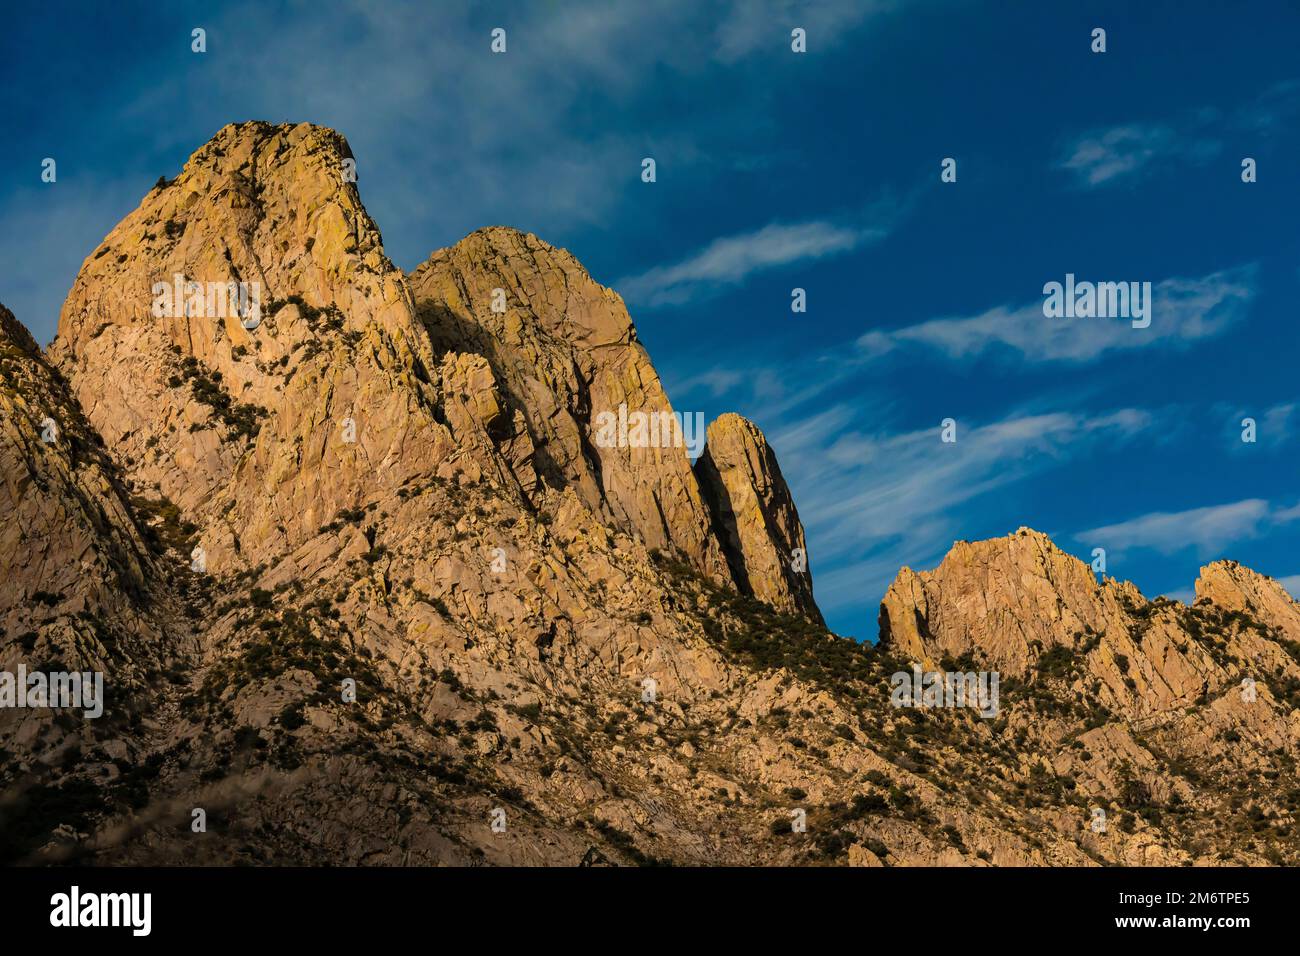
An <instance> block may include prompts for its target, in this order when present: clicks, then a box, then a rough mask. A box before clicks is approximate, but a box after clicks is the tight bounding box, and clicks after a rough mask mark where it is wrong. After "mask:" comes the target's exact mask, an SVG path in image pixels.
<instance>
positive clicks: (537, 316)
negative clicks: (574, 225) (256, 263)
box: [410, 227, 730, 580]
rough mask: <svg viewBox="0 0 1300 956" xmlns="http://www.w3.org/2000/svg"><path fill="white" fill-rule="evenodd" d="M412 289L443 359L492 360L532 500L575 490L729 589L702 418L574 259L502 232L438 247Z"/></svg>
mask: <svg viewBox="0 0 1300 956" xmlns="http://www.w3.org/2000/svg"><path fill="white" fill-rule="evenodd" d="M410 282H411V288H412V290H413V292H414V294H415V298H416V301H417V308H418V311H419V314H420V317H421V320H422V321H423V322H424V325H425V327H426V328H427V330H428V332H429V336H430V339H431V341H432V343H433V346H434V348H435V350H438V351H442V350H457V351H467V352H473V353H475V354H477V355H481V356H482V357H483V358H484V359H485V360H486V361H487V363H488V365H489V367H490V368H491V370H492V372H493V374H494V376H495V378H496V379H497V381H498V382H499V383H500V386H501V389H502V394H503V396H504V399H505V402H506V405H507V406H508V409H509V413H510V415H512V416H517V417H518V418H519V421H520V423H521V426H522V429H521V432H520V433H521V435H526V436H527V441H525V442H520V443H516V445H515V446H514V447H513V448H511V449H510V452H509V454H510V461H511V468H512V471H513V474H514V475H515V477H516V478H517V480H518V481H519V483H520V486H521V487H522V488H523V489H524V491H525V493H526V494H528V495H530V496H536V494H537V493H538V492H539V491H540V490H541V489H542V488H545V487H550V488H568V489H572V490H573V491H574V492H575V493H576V494H577V495H578V497H579V498H580V499H581V500H582V501H583V502H584V504H586V505H587V506H588V507H590V508H592V509H593V510H594V511H596V512H597V513H598V514H601V515H603V516H605V517H606V518H607V519H608V520H611V521H613V522H615V523H616V524H617V525H618V526H620V527H623V528H626V529H627V530H629V531H631V532H633V533H635V534H637V535H638V536H639V537H641V538H642V539H643V540H645V541H646V542H647V544H648V545H649V546H651V547H654V548H667V549H671V550H675V551H678V552H680V553H681V554H682V555H683V556H684V557H685V558H686V559H687V560H688V561H689V562H691V563H692V564H693V565H694V566H696V567H697V568H699V569H700V570H701V571H703V572H704V573H706V574H708V575H710V576H711V577H713V578H715V579H716V580H729V578H730V574H729V571H728V568H727V564H726V560H725V558H724V556H723V554H722V550H721V547H720V545H719V543H718V542H717V540H716V539H715V538H714V536H713V534H712V532H711V530H710V521H709V514H708V509H707V508H706V506H705V504H704V501H703V500H702V498H701V496H700V491H699V487H698V485H697V483H696V480H695V476H694V474H693V473H692V471H691V466H690V454H689V452H690V450H691V446H692V445H696V446H698V445H699V444H702V443H703V439H704V434H703V433H704V427H703V421H702V416H699V415H692V414H685V415H682V414H679V413H677V412H676V411H675V410H674V409H673V407H672V405H671V404H670V402H669V400H668V396H667V395H666V394H665V392H664V389H663V385H662V383H661V382H660V380H659V375H658V373H657V372H656V371H655V369H654V366H653V364H652V363H651V361H650V357H649V355H648V354H647V353H646V350H645V348H644V347H643V346H642V345H641V343H640V342H638V341H637V338H636V331H635V328H634V327H633V324H632V319H631V317H630V316H629V315H628V312H627V309H626V307H625V306H624V304H623V300H622V298H621V297H620V296H619V295H618V294H617V293H616V292H614V291H613V290H611V289H608V288H606V287H604V286H602V285H600V284H599V283H598V282H596V281H595V280H594V279H592V277H591V276H590V274H589V273H588V272H587V270H586V269H584V268H583V267H582V266H581V264H579V263H578V261H577V260H576V259H575V258H574V257H573V256H572V255H571V254H570V253H568V252H567V251H565V250H562V249H557V248H556V247H554V246H551V245H549V244H547V243H545V242H543V241H542V240H540V239H538V238H537V237H536V236H534V235H532V234H531V233H524V232H519V231H517V230H514V229H507V228H503V227H492V228H488V229H481V230H479V231H477V232H474V233H471V234H470V235H469V236H467V237H465V238H464V239H462V240H461V241H460V242H458V243H456V244H455V245H454V246H451V247H449V248H446V249H441V250H438V251H437V252H434V253H433V254H432V255H431V256H430V257H429V259H428V261H426V262H425V263H424V264H422V265H421V266H420V267H419V268H417V269H416V270H415V271H414V272H413V273H412V274H411V278H410ZM696 450H697V451H698V447H697V448H696Z"/></svg>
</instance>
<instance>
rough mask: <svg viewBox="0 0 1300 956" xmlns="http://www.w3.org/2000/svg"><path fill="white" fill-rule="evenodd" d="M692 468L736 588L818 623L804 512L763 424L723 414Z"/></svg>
mask: <svg viewBox="0 0 1300 956" xmlns="http://www.w3.org/2000/svg"><path fill="white" fill-rule="evenodd" d="M695 473H696V475H697V476H698V477H699V481H700V487H701V489H702V491H703V493H704V497H705V499H706V500H707V501H708V503H709V510H710V513H711V514H712V516H713V527H714V529H715V531H716V533H717V535H718V538H719V540H720V541H721V542H722V546H723V551H724V552H725V553H726V555H727V561H728V564H729V565H730V567H731V572H732V576H733V577H734V578H735V580H736V583H737V585H738V586H739V587H740V588H741V589H742V590H744V591H746V592H748V593H750V594H753V595H754V596H755V597H757V598H758V599H759V600H760V601H766V602H767V603H768V604H771V605H772V606H773V607H775V608H780V609H782V610H789V611H801V612H804V613H807V614H812V615H814V616H816V617H817V619H818V620H820V615H819V614H818V611H817V605H816V603H815V602H814V601H813V593H812V573H811V571H810V570H809V568H808V545H807V542H806V541H805V540H804V533H803V525H802V524H800V523H799V512H798V511H797V510H796V509H795V506H794V499H793V498H792V497H791V496H790V489H789V488H788V487H787V486H786V483H785V479H784V478H783V477H781V467H780V466H779V465H778V464H777V461H776V455H775V454H774V453H773V452H772V449H771V447H770V446H769V445H768V443H767V439H766V438H764V437H763V433H762V432H761V431H759V430H758V427H757V426H756V425H755V424H754V423H753V422H751V421H749V420H747V419H745V418H742V417H741V416H739V415H735V414H727V415H722V416H721V417H719V418H718V419H717V420H716V421H714V422H713V423H712V424H711V425H709V430H708V441H707V443H706V444H705V447H704V453H703V454H702V455H701V456H700V457H699V459H698V460H697V461H696V463H695Z"/></svg>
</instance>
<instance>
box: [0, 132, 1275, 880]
mask: <svg viewBox="0 0 1300 956" xmlns="http://www.w3.org/2000/svg"><path fill="white" fill-rule="evenodd" d="M348 158H350V151H349V150H348V147H347V144H346V143H345V142H344V141H343V139H342V138H341V137H340V136H339V135H338V134H336V133H334V132H332V131H330V130H326V129H322V128H320V127H315V126H310V125H306V124H302V125H298V126H271V125H268V124H264V123H244V124H239V125H232V126H228V127H226V128H224V129H222V130H221V131H220V132H219V133H218V134H217V135H216V137H214V139H213V140H212V141H211V142H210V143H208V144H207V145H205V146H204V147H203V148H201V149H200V150H198V151H197V152H196V153H195V154H194V155H193V156H192V157H191V158H190V161H189V162H188V163H187V164H186V166H185V168H184V170H182V171H181V173H180V174H179V176H177V177H176V178H175V179H173V180H166V179H164V180H161V181H160V182H159V184H158V185H157V186H155V187H154V189H152V190H151V191H150V192H149V194H148V195H147V196H146V197H145V198H144V200H143V201H142V203H141V205H140V207H139V208H138V209H137V210H136V211H135V212H133V213H132V214H131V215H129V216H128V217H127V218H126V219H125V220H123V222H122V223H121V224H119V225H118V226H117V227H116V228H115V229H114V230H113V231H112V232H111V233H110V234H109V236H108V237H107V238H106V239H105V240H104V242H103V243H102V244H101V245H100V246H99V247H97V248H96V249H95V250H93V251H92V252H91V254H90V255H89V256H88V258H87V259H86V262H85V264H84V265H83V268H82V271H81V273H80V274H79V275H78V277H77V279H76V282H75V283H74V285H73V288H72V291H71V293H70V294H69V297H68V300H67V302H66V303H65V305H64V308H63V312H62V315H61V317H60V324H59V334H58V337H57V339H56V341H55V342H54V344H53V345H52V346H51V348H50V350H49V354H48V356H43V355H41V353H40V351H39V350H38V349H37V348H36V347H35V345H34V344H33V343H31V341H30V337H29V336H27V335H26V333H25V332H23V331H22V330H21V327H20V326H18V325H17V323H16V322H15V321H13V320H12V318H11V317H9V316H8V314H7V313H5V314H4V332H5V336H4V341H3V347H4V353H3V354H4V374H5V379H4V389H3V399H4V401H5V402H6V412H7V413H8V414H6V416H5V419H4V421H3V422H0V429H3V431H0V437H2V438H3V445H2V446H0V454H2V455H3V457H0V465H2V466H3V469H4V470H3V474H2V475H0V479H2V480H3V481H4V483H5V488H6V493H7V497H4V498H0V502H3V503H4V505H5V507H6V508H7V509H10V510H12V512H13V515H14V517H13V518H12V519H11V520H6V521H5V522H4V529H5V530H4V533H5V534H6V535H7V536H8V537H7V538H6V545H7V547H6V549H5V552H4V555H3V560H5V561H6V562H7V563H6V565H5V568H4V570H5V572H6V573H5V580H4V581H3V582H0V588H3V590H0V620H3V621H4V622H5V631H4V633H3V635H0V649H2V650H3V654H4V657H3V660H4V661H5V665H6V667H10V668H11V669H12V667H13V666H16V663H17V662H19V661H20V660H21V661H26V662H27V664H28V665H29V666H33V665H34V663H35V662H36V659H38V658H42V657H44V656H46V654H47V652H48V653H50V654H54V653H58V654H61V655H67V656H68V659H69V663H71V658H72V655H73V654H74V651H76V649H77V648H82V649H83V650H82V651H81V652H80V653H81V657H79V658H78V660H85V661H87V662H90V663H94V664H95V665H96V666H98V665H99V664H102V667H103V670H104V672H105V677H106V689H107V704H106V715H105V717H104V718H103V719H102V720H101V721H87V720H83V719H82V718H80V717H79V716H77V715H74V714H69V713H67V712H59V713H56V714H53V715H52V714H50V713H49V712H48V711H47V712H45V713H44V715H43V716H41V717H40V720H41V721H42V722H43V725H44V726H50V727H57V728H59V729H58V731H57V734H58V739H57V740H55V739H54V734H55V731H42V730H40V729H39V726H38V724H37V723H33V722H32V719H31V717H30V715H28V719H25V720H22V721H19V723H18V724H14V723H12V722H10V723H0V730H3V737H2V738H0V783H2V784H3V791H4V794H5V797H4V799H3V800H0V833H4V834H6V835H7V836H6V838H5V840H4V841H3V842H0V855H3V856H4V858H5V859H6V860H26V861H31V862H53V861H61V860H68V859H84V860H90V861H94V862H100V863H178V862H186V863H332V864H340V863H341V864H410V865H431V864H470V863H480V862H487V863H499V864H509V863H514V864H550V865H576V864H578V863H579V862H580V861H583V860H586V861H587V862H608V863H615V864H645V863H653V862H667V863H676V864H707V863H728V864H805V863H847V864H853V865H871V866H877V865H904V864H926V863H931V864H933V863H939V864H969V865H988V864H998V865H1017V864H1081V863H1090V862H1104V863H1141V862H1174V863H1181V862H1189V863H1190V862H1195V863H1209V864H1213V863H1221V862H1229V861H1232V862H1267V861H1272V862H1295V861H1296V859H1297V856H1298V853H1297V847H1296V843H1295V839H1294V835H1293V824H1292V819H1291V813H1292V811H1293V810H1294V809H1295V806H1296V803H1297V801H1298V799H1300V789H1298V788H1297V786H1296V781H1295V770H1294V754H1295V747H1296V733H1297V729H1296V721H1295V719H1294V718H1295V709H1294V703H1295V699H1296V697H1297V695H1298V688H1300V679H1298V676H1300V670H1297V667H1298V665H1297V664H1296V660H1295V658H1296V655H1297V648H1300V645H1297V644H1296V643H1295V642H1296V641H1297V640H1298V639H1300V633H1298V632H1297V629H1296V620H1297V618H1296V615H1297V611H1296V608H1295V605H1294V603H1293V602H1291V601H1290V598H1289V597H1288V596H1286V594H1285V592H1282V591H1281V589H1280V588H1277V586H1276V585H1275V584H1273V583H1272V582H1269V581H1267V579H1263V578H1260V577H1259V576H1257V575H1253V574H1252V573H1251V572H1248V571H1245V570H1244V569H1240V568H1237V567H1236V566H1235V565H1228V564H1223V565H1212V566H1210V568H1207V569H1206V572H1205V574H1204V575H1203V578H1202V584H1199V585H1198V594H1200V595H1201V597H1200V598H1198V601H1197V603H1196V604H1195V605H1194V606H1193V607H1191V608H1185V607H1183V606H1182V605H1178V604H1174V603H1172V602H1163V601H1159V600H1158V601H1156V602H1154V603H1152V602H1147V601H1145V599H1143V598H1142V597H1141V595H1140V594H1138V593H1137V591H1136V589H1134V588H1133V587H1132V586H1131V585H1127V584H1125V585H1120V584H1117V583H1115V582H1110V581H1108V582H1105V583H1104V584H1100V585H1099V584H1096V583H1095V582H1094V581H1093V580H1092V577H1091V575H1090V574H1089V573H1088V572H1087V568H1086V566H1083V565H1082V564H1080V563H1079V562H1077V561H1074V559H1072V558H1069V557H1068V556H1066V555H1064V554H1063V553H1061V552H1059V551H1057V550H1056V549H1055V548H1054V547H1053V546H1052V545H1051V543H1050V542H1048V541H1047V539H1045V538H1043V537H1042V536H1041V535H1036V534H1034V533H1030V532H1025V533H1021V534H1017V535H1013V536H1011V537H1009V538H1005V539H998V540H995V541H992V542H982V543H980V544H975V545H966V544H961V545H958V546H956V547H955V548H954V551H953V553H952V554H951V555H950V556H949V557H948V559H946V560H945V562H944V564H943V565H941V566H940V568H939V569H937V570H936V571H934V572H931V573H929V574H913V573H912V572H910V571H906V570H905V571H904V572H902V574H901V575H900V578H899V581H898V582H896V583H895V585H894V587H893V588H891V589H890V592H889V595H888V596H887V597H886V600H885V603H884V605H883V606H882V612H881V622H882V637H883V638H884V639H883V641H882V643H881V645H880V646H879V647H873V646H872V645H871V644H865V643H858V642H855V641H853V640H850V639H847V638H842V637H838V636H836V635H833V634H830V633H828V632H827V631H826V630H825V628H824V627H823V626H822V623H821V617H820V614H819V613H818V611H817V608H816V604H815V602H814V600H813V596H812V586H811V578H810V577H809V576H808V575H807V572H806V565H803V564H802V562H800V561H799V560H798V559H797V552H799V551H801V550H802V549H805V548H806V543H805V541H804V534H803V530H802V528H801V526H800V524H799V521H798V516H797V512H796V511H795V507H794V503H793V500H792V498H791V495H790V493H789V489H788V488H786V486H785V483H784V481H783V480H782V478H781V474H780V468H779V466H778V465H777V462H776V458H775V456H774V454H773V452H772V450H771V448H770V447H769V446H768V444H767V442H766V440H765V439H764V438H763V436H762V434H761V433H760V432H759V431H758V429H757V428H756V427H755V426H753V425H752V424H751V423H749V422H747V421H745V420H744V419H743V418H740V417H739V416H732V415H726V416H723V417H722V418H720V419H719V420H718V421H716V422H714V423H713V425H712V426H711V427H710V428H709V430H708V435H707V448H706V451H705V453H704V455H702V456H701V458H700V460H699V462H697V465H696V467H695V468H694V469H693V468H692V467H691V464H690V461H689V457H688V455H687V454H686V451H685V449H684V448H683V447H682V445H681V443H675V442H674V441H671V440H669V441H666V442H665V441H659V442H657V443H655V442H651V443H644V442H636V441H624V440H623V436H621V435H620V436H619V438H618V440H615V441H609V440H608V437H609V436H608V433H606V434H604V435H602V433H601V431H600V427H601V426H600V424H599V423H600V421H601V415H602V413H613V414H615V416H616V417H617V416H618V415H620V414H623V415H626V416H629V420H631V416H634V415H637V414H638V413H639V414H642V415H644V416H646V417H647V418H649V417H650V416H652V415H659V416H660V419H659V421H660V422H661V423H662V422H663V421H664V417H665V416H667V415H669V413H671V412H672V411H673V410H672V408H671V406H670V405H669V404H668V399H667V396H666V395H665V393H664V391H663V388H662V386H661V384H660V382H659V379H658V376H657V374H656V373H655V371H654V368H653V366H652V365H651V363H650V360H649V357H648V355H647V354H646V352H645V349H644V348H643V347H642V346H641V345H640V344H639V343H638V341H637V339H636V333H635V329H634V327H633V325H632V322H631V319H630V318H629V316H628V314H627V311H626V309H625V308H624V306H623V304H622V301H621V299H620V298H619V297H618V295H617V294H616V293H614V292H612V291H611V290H608V289H605V288H604V287H602V286H600V285H599V284H598V283H596V282H595V281H594V280H593V279H592V278H591V277H590V276H589V275H588V274H587V272H586V271H585V270H584V269H583V268H582V267H581V265H579V264H578V262H577V261H576V260H575V259H574V258H573V257H572V256H571V255H570V254H569V253H567V252H565V251H563V250H560V249H556V248H554V247H551V246H548V245H547V244H546V243H544V242H542V241H541V240H540V239H538V238H537V237H535V236H532V235H529V234H525V233H520V232H517V231H514V230H509V229H503V228H496V227H494V228H490V229H485V230H480V231H479V232H476V233H474V234H472V235H471V236H469V237H467V238H465V239H464V240H462V241H461V242H459V243H457V244H455V245H454V246H451V247H449V248H448V249H443V250H440V251H438V252H435V253H434V254H433V255H432V256H431V257H430V259H429V260H428V262H426V263H425V264H424V265H422V266H420V267H419V268H418V269H417V270H415V272H414V273H412V275H411V276H409V277H408V276H406V275H404V274H402V273H401V272H400V271H399V270H398V269H396V268H395V267H394V266H393V265H392V264H391V263H390V262H389V261H388V260H387V258H386V257H385V256H384V253H383V249H382V245H381V242H380V237H379V233H378V230H377V229H376V227H375V225H374V223H373V222H372V221H371V220H370V219H369V217H368V216H367V214H366V213H365V210H364V208H363V207H362V205H361V203H360V199H359V196H358V193H357V190H356V187H355V185H354V184H352V183H350V182H349V181H348V177H347V176H346V175H344V172H345V170H346V165H347V164H346V163H345V161H346V160H347V159H348ZM177 276H179V277H180V279H179V280H177V279H176V277H177ZM178 282H179V287H180V288H181V289H182V290H183V291H184V292H185V294H184V295H183V296H182V297H181V298H182V301H181V303H180V305H179V306H177V305H176V303H175V302H173V303H171V304H170V306H169V305H168V303H166V302H160V294H159V292H158V288H159V284H161V285H162V286H166V285H167V284H169V283H170V284H172V286H173V287H176V284H177V283H178ZM186 283H199V284H200V285H198V286H196V287H195V288H196V289H197V290H199V291H200V292H201V295H200V298H199V299H193V296H192V295H190V293H189V286H187V285H186ZM230 283H234V284H235V287H236V288H238V287H239V284H240V283H244V284H245V287H246V288H248V289H250V290H252V289H256V290H258V292H259V294H260V296H261V301H260V309H258V310H256V313H257V314H256V315H252V316H250V315H249V314H247V310H246V311H245V313H243V314H241V313H240V312H239V310H238V309H234V310H231V309H226V310H224V314H223V310H222V309H220V308H219V307H218V308H214V302H213V301H210V300H211V298H212V295H213V290H214V289H216V290H217V291H220V290H221V289H223V288H229V287H230V286H229V284H230ZM163 298H165V296H163ZM187 304H188V305H189V306H190V307H187ZM215 305H216V306H219V305H220V301H219V296H218V301H217V302H216V303H215ZM65 383H66V384H65ZM620 409H621V411H620ZM46 415H51V416H53V417H54V418H55V419H56V420H57V421H58V422H59V436H58V438H57V439H56V440H54V441H53V442H49V443H46V442H42V441H41V439H40V427H39V426H40V422H41V420H42V418H43V417H44V416H46ZM606 420H607V419H606ZM669 434H670V435H671V432H670V433H669ZM630 435H631V432H629V437H630ZM5 517H6V519H10V516H9V515H8V514H6V516H5ZM15 528H16V529H17V530H14V529H15ZM804 556H805V557H806V551H805V552H804ZM92 619H93V620H92ZM95 622H99V623H95ZM33 631H34V632H35V634H36V637H35V638H33V637H32V636H31V635H32V632H33ZM95 641H98V643H94V642H95ZM913 660H916V661H919V662H927V663H929V664H931V665H938V664H942V663H950V664H953V665H957V664H960V665H961V666H962V667H963V669H965V668H968V667H969V668H972V669H984V668H989V669H993V668H996V669H999V670H1000V671H1001V672H1003V674H1004V680H1003V684H1002V696H1001V705H1000V709H999V712H998V714H997V716H996V717H994V718H992V719H984V718H981V717H980V716H978V715H977V714H976V713H975V712H974V711H972V710H969V709H935V710H922V709H912V708H904V709H896V708H894V707H893V706H891V704H890V684H891V675H893V674H894V673H896V672H898V671H900V670H903V669H906V668H908V667H909V665H910V663H911V661H913ZM977 665H978V667H977ZM87 666H89V664H88V665H87ZM1247 677H1250V678H1252V679H1253V680H1255V682H1256V686H1257V689H1258V693H1257V694H1256V695H1255V696H1254V699H1253V700H1252V701H1251V702H1249V703H1248V702H1246V701H1245V700H1244V698H1243V697H1242V694H1241V692H1240V689H1239V684H1240V681H1241V680H1244V679H1245V678H1247ZM24 727H27V728H29V729H27V730H24V729H23V728H24ZM30 728H36V729H35V730H33V729H30ZM42 735H43V737H42V739H41V740H38V739H36V738H37V737H38V736H42ZM1095 807H1102V808H1105V809H1106V810H1107V812H1108V813H1109V814H1110V819H1111V821H1112V825H1111V826H1110V827H1109V828H1108V829H1107V831H1106V832H1104V833H1098V832H1094V831H1093V829H1092V828H1091V826H1090V823H1091V820H1092V819H1093V816H1092V811H1093V808H1095ZM196 808H201V809H203V810H204V811H205V813H206V819H207V830H206V832H199V833H196V832H194V830H193V829H192V826H191V824H192V820H193V816H192V813H193V810H194V809H196ZM796 811H803V813H804V814H806V819H807V831H806V832H798V831H799V830H801V829H802V828H801V827H798V828H795V829H792V822H793V821H795V820H796V818H797V814H796ZM502 819H504V822H505V828H504V831H502V832H498V831H500V827H499V826H498V828H497V829H495V830H494V829H493V827H492V823H493V821H494V820H496V821H498V822H499V821H501V820H502Z"/></svg>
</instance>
